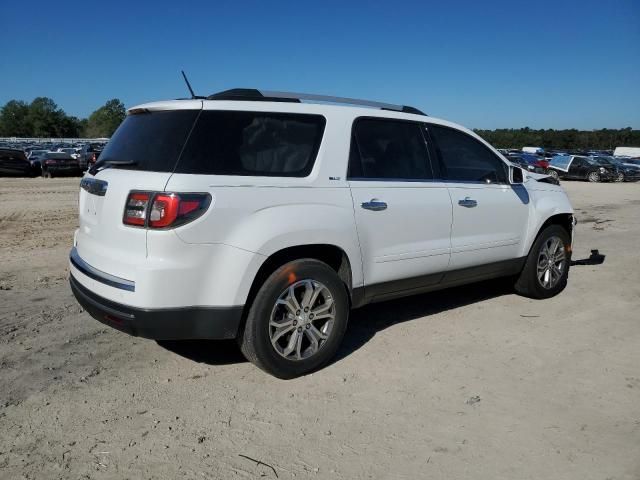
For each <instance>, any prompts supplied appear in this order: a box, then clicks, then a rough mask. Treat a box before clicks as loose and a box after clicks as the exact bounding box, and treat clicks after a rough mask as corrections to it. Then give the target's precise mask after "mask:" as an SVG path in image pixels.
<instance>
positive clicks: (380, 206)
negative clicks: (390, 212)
mask: <svg viewBox="0 0 640 480" xmlns="http://www.w3.org/2000/svg"><path fill="white" fill-rule="evenodd" d="M360 206H361V207H362V208H364V209H365V210H373V211H374V212H379V211H380V210H386V209H387V204H386V203H385V202H381V201H380V200H378V199H377V198H372V199H371V200H369V201H368V202H363V203H362V204H361V205H360Z"/></svg>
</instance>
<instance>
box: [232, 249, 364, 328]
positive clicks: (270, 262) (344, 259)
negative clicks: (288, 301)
mask: <svg viewBox="0 0 640 480" xmlns="http://www.w3.org/2000/svg"><path fill="white" fill-rule="evenodd" d="M301 258H313V259H316V260H320V261H321V262H324V263H326V264H327V265H329V267H331V268H332V269H333V270H334V271H335V272H336V274H337V275H338V277H339V278H340V280H342V283H343V284H344V285H345V288H346V289H347V292H348V296H349V298H350V299H351V295H352V293H353V271H352V268H351V263H352V262H351V260H350V259H349V256H348V255H347V253H346V252H345V251H344V250H343V249H342V248H340V247H339V246H337V245H333V244H328V243H313V244H305V245H294V246H290V247H286V248H282V249H280V250H278V251H276V252H274V253H272V254H271V255H269V256H268V257H266V258H265V260H264V261H263V262H262V264H261V265H260V267H259V268H258V271H257V272H256V274H255V276H254V277H253V281H252V282H251V287H250V288H249V293H248V295H247V300H246V302H245V307H244V310H245V312H244V315H243V317H246V313H247V311H248V309H249V308H250V307H251V304H252V303H253V300H254V298H255V296H256V294H257V293H258V290H259V289H260V287H261V286H262V284H263V283H264V282H265V280H266V279H267V278H268V277H269V275H271V274H272V273H273V272H274V271H276V270H277V269H278V268H280V267H281V266H282V265H284V264H286V263H288V262H291V261H294V260H299V259H301Z"/></svg>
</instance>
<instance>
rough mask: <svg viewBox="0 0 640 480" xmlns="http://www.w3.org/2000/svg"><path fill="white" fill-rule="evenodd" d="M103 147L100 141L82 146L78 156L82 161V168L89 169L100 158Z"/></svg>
mask: <svg viewBox="0 0 640 480" xmlns="http://www.w3.org/2000/svg"><path fill="white" fill-rule="evenodd" d="M103 148H104V147H103V145H102V144H100V143H87V144H85V145H83V146H82V147H80V150H79V151H78V157H77V158H78V161H79V162H80V168H81V169H82V170H87V169H88V168H90V167H91V165H93V164H94V163H96V162H97V161H98V158H100V154H101V153H102V149H103Z"/></svg>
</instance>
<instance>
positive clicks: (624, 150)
mask: <svg viewBox="0 0 640 480" xmlns="http://www.w3.org/2000/svg"><path fill="white" fill-rule="evenodd" d="M613 155H614V156H615V157H638V156H640V147H616V149H615V150H614V151H613Z"/></svg>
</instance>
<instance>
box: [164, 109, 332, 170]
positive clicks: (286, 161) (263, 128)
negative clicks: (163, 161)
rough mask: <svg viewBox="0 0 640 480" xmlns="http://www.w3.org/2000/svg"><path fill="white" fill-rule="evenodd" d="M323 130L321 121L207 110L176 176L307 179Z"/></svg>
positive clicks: (312, 117)
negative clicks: (183, 174)
mask: <svg viewBox="0 0 640 480" xmlns="http://www.w3.org/2000/svg"><path fill="white" fill-rule="evenodd" d="M324 125H325V119H324V117H322V116H319V115H305V114H292V113H268V112H240V111H206V110H205V111H203V112H202V114H201V115H200V118H199V119H198V122H197V124H196V126H195V128H194V130H193V133H192V134H191V136H190V137H189V141H188V142H187V145H186V147H185V150H184V152H183V154H182V156H181V157H180V162H179V164H178V166H177V167H176V173H199V174H208V175H255V176H279V177H305V176H307V175H309V173H310V172H311V169H312V168H313V164H314V161H315V157H316V154H317V153H318V148H319V147H320V141H321V140H322V134H323V132H324Z"/></svg>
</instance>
